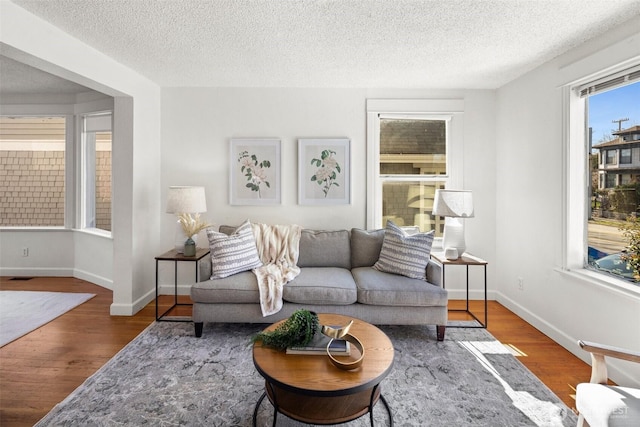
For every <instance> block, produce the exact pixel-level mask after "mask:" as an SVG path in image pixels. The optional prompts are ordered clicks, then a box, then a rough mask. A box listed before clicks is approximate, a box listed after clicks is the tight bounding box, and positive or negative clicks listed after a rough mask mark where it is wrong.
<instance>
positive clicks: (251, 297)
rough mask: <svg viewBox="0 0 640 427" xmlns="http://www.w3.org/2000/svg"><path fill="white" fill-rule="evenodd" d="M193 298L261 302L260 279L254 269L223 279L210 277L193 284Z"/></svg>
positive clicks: (196, 300)
mask: <svg viewBox="0 0 640 427" xmlns="http://www.w3.org/2000/svg"><path fill="white" fill-rule="evenodd" d="M191 299H192V300H193V301H194V302H203V303H211V304H215V303H230V304H242V303H255V304H259V303H260V291H259V290H258V280H257V279H256V275H255V274H254V273H253V272H252V271H244V272H242V273H238V274H234V275H233V276H228V277H224V278H222V279H210V280H205V281H203V282H197V283H195V284H194V285H193V286H191Z"/></svg>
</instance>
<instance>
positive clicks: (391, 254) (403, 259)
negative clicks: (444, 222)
mask: <svg viewBox="0 0 640 427" xmlns="http://www.w3.org/2000/svg"><path fill="white" fill-rule="evenodd" d="M434 233H435V232H434V231H433V230H431V231H429V232H428V233H417V234H412V235H408V234H407V233H405V232H404V231H403V230H402V229H401V228H400V227H398V226H397V225H395V224H394V223H393V222H392V221H387V228H385V230H384V240H383V241H382V249H381V250H380V258H378V262H376V263H375V264H374V265H373V268H375V269H376V270H379V271H384V272H385V273H393V274H400V275H402V276H407V277H411V278H413V279H422V280H427V275H426V269H427V264H428V263H429V254H430V253H431V245H432V244H433V236H434Z"/></svg>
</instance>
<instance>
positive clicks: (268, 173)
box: [229, 138, 281, 205]
mask: <svg viewBox="0 0 640 427" xmlns="http://www.w3.org/2000/svg"><path fill="white" fill-rule="evenodd" d="M229 171H230V177H229V186H230V188H229V203H230V204H232V205H279V204H280V203H281V196H280V140H279V139H276V138H232V139H231V147H230V159H229Z"/></svg>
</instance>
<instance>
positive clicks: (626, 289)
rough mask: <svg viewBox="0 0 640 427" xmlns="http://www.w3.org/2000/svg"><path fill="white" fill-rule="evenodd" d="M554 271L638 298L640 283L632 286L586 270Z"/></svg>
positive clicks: (639, 295)
mask: <svg viewBox="0 0 640 427" xmlns="http://www.w3.org/2000/svg"><path fill="white" fill-rule="evenodd" d="M556 271H557V272H559V273H560V274H564V275H566V276H569V277H572V278H574V279H578V280H582V281H586V282H588V283H591V284H593V285H595V286H598V287H601V288H603V289H606V290H607V291H610V292H614V293H618V294H621V295H626V296H632V297H635V298H640V283H639V284H637V285H634V284H631V283H629V282H626V281H624V280H620V279H618V278H615V277H611V276H607V275H606V274H602V273H598V272H595V271H591V270H588V269H586V268H582V269H576V270H563V269H559V268H558V269H556Z"/></svg>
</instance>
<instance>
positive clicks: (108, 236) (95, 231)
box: [73, 228, 113, 239]
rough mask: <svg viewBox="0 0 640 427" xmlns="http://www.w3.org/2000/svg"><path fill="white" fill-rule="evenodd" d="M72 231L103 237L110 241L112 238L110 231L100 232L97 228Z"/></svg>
mask: <svg viewBox="0 0 640 427" xmlns="http://www.w3.org/2000/svg"><path fill="white" fill-rule="evenodd" d="M73 231H77V232H80V233H85V234H90V235H92V236H97V237H104V238H105V239H112V237H113V236H112V234H111V232H110V231H106V230H101V229H99V228H74V229H73Z"/></svg>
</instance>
